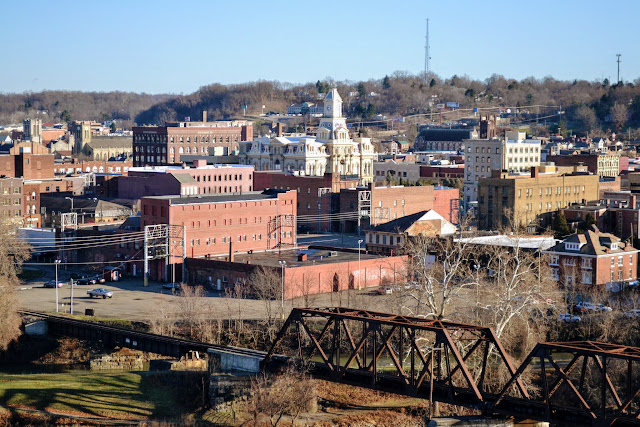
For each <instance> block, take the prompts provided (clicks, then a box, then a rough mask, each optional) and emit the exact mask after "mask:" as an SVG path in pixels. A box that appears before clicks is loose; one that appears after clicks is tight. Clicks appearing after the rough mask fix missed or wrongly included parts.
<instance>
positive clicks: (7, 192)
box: [0, 178, 24, 226]
mask: <svg viewBox="0 0 640 427" xmlns="http://www.w3.org/2000/svg"><path fill="white" fill-rule="evenodd" d="M22 186H23V179H22V178H0V218H2V220H3V221H7V220H8V221H10V222H12V223H14V224H16V225H19V226H22V225H23V214H24V198H23V196H22Z"/></svg>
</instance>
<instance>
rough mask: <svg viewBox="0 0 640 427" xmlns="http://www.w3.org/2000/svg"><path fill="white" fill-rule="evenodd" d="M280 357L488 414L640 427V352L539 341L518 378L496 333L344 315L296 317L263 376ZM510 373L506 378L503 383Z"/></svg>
mask: <svg viewBox="0 0 640 427" xmlns="http://www.w3.org/2000/svg"><path fill="white" fill-rule="evenodd" d="M276 351H278V353H279V354H283V355H286V356H290V357H294V358H298V359H301V360H303V361H305V362H306V363H307V364H308V366H309V367H310V369H311V372H312V373H313V375H314V376H316V377H320V378H325V379H328V380H330V381H335V382H342V383H346V384H351V385H357V386H362V387H369V388H374V389H377V390H382V391H388V392H393V393H398V394H405V395H409V396H417V397H422V398H427V399H429V400H430V401H439V402H445V403H449V404H453V405H460V406H466V407H469V408H473V409H477V410H481V411H482V412H483V413H484V414H487V415H490V414H502V415H509V416H513V417H518V418H525V419H536V420H540V421H548V422H561V423H568V425H613V424H615V425H640V419H639V418H640V367H638V366H637V364H638V363H640V348H637V347H628V346H624V345H616V344H606V343H597V342H590V341H584V342H582V341H581V342H565V343H559V342H546V343H539V344H537V345H536V347H535V348H534V349H533V350H532V351H531V353H530V354H529V355H528V356H527V357H526V358H525V360H524V362H523V363H522V364H521V365H520V367H519V368H518V369H517V370H516V369H514V367H513V365H512V363H511V361H510V358H509V356H508V355H507V354H506V352H505V351H504V348H503V347H502V345H501V344H500V341H499V340H498V338H497V336H496V335H495V333H494V331H493V330H492V329H491V328H488V327H483V326H477V325H470V324H464V323H455V322H448V321H440V320H430V319H423V318H419V317H410V316H401V315H394V314H386V313H379V312H372V311H367V310H358V309H352V308H344V307H334V308H320V309H303V308H295V309H293V310H292V312H291V314H290V315H289V318H288V319H287V320H286V321H285V323H284V325H283V327H282V329H281V330H280V332H279V333H278V335H277V336H276V339H275V341H274V342H273V344H272V346H271V348H270V350H269V352H268V353H267V355H266V356H265V358H264V360H263V362H262V367H263V369H267V368H268V369H272V368H273V367H274V366H276V365H277V364H275V363H274V362H275V360H274V358H275V357H276V356H275V354H276ZM567 356H568V357H567ZM634 365H636V366H634ZM576 368H579V369H576ZM500 369H501V370H502V372H504V374H506V375H503V376H498V375H494V373H496V372H498V371H499V370H500ZM525 373H527V377H526V378H527V387H528V389H527V387H525V376H524V374H525ZM500 378H503V379H502V380H501V379H500Z"/></svg>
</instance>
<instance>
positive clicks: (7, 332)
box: [0, 221, 30, 350]
mask: <svg viewBox="0 0 640 427" xmlns="http://www.w3.org/2000/svg"><path fill="white" fill-rule="evenodd" d="M29 257H30V250H29V246H28V245H27V244H26V243H25V242H24V241H23V240H21V239H19V238H18V236H17V229H16V227H15V225H14V224H12V223H9V222H8V221H0V260H1V261H0V325H1V326H0V350H5V349H6V348H7V346H8V345H9V344H10V343H11V342H12V341H13V340H15V339H16V338H18V337H19V336H20V325H21V324H22V319H21V317H20V315H19V314H18V309H19V307H20V304H19V301H18V298H17V297H16V294H15V286H16V285H17V284H19V283H20V281H19V279H18V273H19V272H20V271H21V268H22V264H23V263H24V262H25V261H26V260H27V259H28V258H29Z"/></svg>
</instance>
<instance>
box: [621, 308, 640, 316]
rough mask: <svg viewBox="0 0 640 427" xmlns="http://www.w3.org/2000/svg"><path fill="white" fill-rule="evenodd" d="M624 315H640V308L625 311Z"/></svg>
mask: <svg viewBox="0 0 640 427" xmlns="http://www.w3.org/2000/svg"><path fill="white" fill-rule="evenodd" d="M624 315H625V316H627V317H640V308H634V309H633V310H631V311H625V312H624Z"/></svg>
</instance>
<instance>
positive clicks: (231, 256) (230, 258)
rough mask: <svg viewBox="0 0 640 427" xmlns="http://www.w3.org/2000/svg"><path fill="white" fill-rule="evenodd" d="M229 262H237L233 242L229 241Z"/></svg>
mask: <svg viewBox="0 0 640 427" xmlns="http://www.w3.org/2000/svg"><path fill="white" fill-rule="evenodd" d="M229 262H235V256H234V253H233V242H229Z"/></svg>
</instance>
